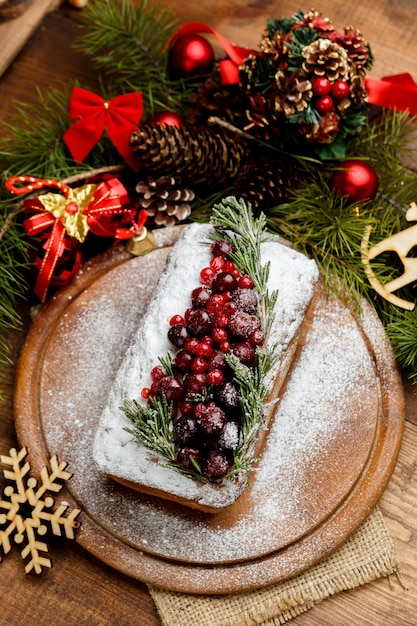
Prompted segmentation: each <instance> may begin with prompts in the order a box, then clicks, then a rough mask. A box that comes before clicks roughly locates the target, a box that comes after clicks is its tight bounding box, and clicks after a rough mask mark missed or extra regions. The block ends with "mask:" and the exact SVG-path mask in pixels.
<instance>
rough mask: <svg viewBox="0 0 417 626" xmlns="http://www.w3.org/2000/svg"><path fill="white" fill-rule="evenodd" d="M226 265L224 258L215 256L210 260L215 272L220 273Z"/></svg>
mask: <svg viewBox="0 0 417 626" xmlns="http://www.w3.org/2000/svg"><path fill="white" fill-rule="evenodd" d="M223 265H224V258H223V257H222V256H214V257H213V258H212V259H211V260H210V267H211V269H212V270H214V271H215V272H219V271H220V270H221V269H222V267H223Z"/></svg>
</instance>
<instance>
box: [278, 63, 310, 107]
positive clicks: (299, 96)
mask: <svg viewBox="0 0 417 626" xmlns="http://www.w3.org/2000/svg"><path fill="white" fill-rule="evenodd" d="M275 83H276V89H277V93H276V96H275V111H276V112H277V113H279V112H281V111H283V112H284V114H285V116H286V117H291V116H292V115H294V114H295V113H298V112H300V111H303V110H304V109H305V108H307V101H308V100H310V98H311V97H312V95H313V91H312V86H311V82H310V81H309V80H305V79H300V78H299V77H298V76H297V75H296V74H291V75H290V76H288V75H287V74H285V72H282V71H279V72H277V73H276V75H275Z"/></svg>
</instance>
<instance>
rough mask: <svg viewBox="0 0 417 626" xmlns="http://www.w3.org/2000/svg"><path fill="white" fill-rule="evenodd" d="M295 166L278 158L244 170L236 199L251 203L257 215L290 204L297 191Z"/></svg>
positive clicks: (240, 177) (257, 162) (267, 159)
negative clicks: (283, 204)
mask: <svg viewBox="0 0 417 626" xmlns="http://www.w3.org/2000/svg"><path fill="white" fill-rule="evenodd" d="M295 175H296V167H295V165H294V164H293V163H292V162H291V161H289V160H286V161H285V162H284V161H282V160H281V159H277V158H271V159H269V158H267V157H264V158H259V159H257V160H256V161H254V162H253V163H249V164H248V165H246V166H245V167H244V168H242V170H241V172H240V174H239V176H238V177H237V179H236V181H235V185H234V188H235V195H236V196H237V197H239V198H242V199H243V200H245V201H246V202H248V203H249V204H250V205H251V207H252V211H253V213H254V214H255V215H259V213H260V212H261V211H263V212H265V213H267V212H268V210H269V209H271V208H272V207H274V206H276V205H278V204H282V203H283V202H287V201H288V199H289V197H290V190H291V188H293V187H294V178H295Z"/></svg>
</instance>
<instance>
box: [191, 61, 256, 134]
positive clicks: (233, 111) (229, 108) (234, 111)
mask: <svg viewBox="0 0 417 626" xmlns="http://www.w3.org/2000/svg"><path fill="white" fill-rule="evenodd" d="M210 116H215V117H218V118H220V119H222V120H226V122H229V124H233V126H237V127H239V128H241V127H242V126H243V124H244V120H245V116H244V114H243V113H242V94H241V93H240V89H239V85H223V84H222V82H221V79H220V75H219V74H217V73H216V74H213V75H212V76H209V77H208V78H207V79H206V80H205V81H204V83H202V84H201V85H199V86H198V87H197V90H196V91H195V92H193V93H192V94H191V95H190V106H189V107H188V109H187V113H186V118H187V121H188V122H189V123H190V124H203V123H204V122H206V121H207V119H208V118H209V117H210Z"/></svg>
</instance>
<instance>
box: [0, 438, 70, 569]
mask: <svg viewBox="0 0 417 626" xmlns="http://www.w3.org/2000/svg"><path fill="white" fill-rule="evenodd" d="M9 455H10V456H3V455H1V456H0V461H1V463H3V464H4V465H7V466H9V467H10V468H11V469H5V470H4V471H3V473H4V476H5V478H7V479H8V480H11V481H13V483H14V484H13V485H8V486H7V487H5V489H4V491H3V498H2V499H1V500H0V548H3V552H4V554H7V553H8V552H10V550H11V539H14V541H15V542H16V543H18V544H21V543H23V542H25V547H24V548H23V550H22V551H21V556H22V559H26V558H27V557H30V560H29V562H28V563H27V564H26V566H25V571H26V573H27V574H28V573H29V572H31V571H32V570H34V571H35V572H36V574H40V573H41V572H42V568H43V567H51V561H50V559H48V558H47V557H45V556H42V555H41V554H40V553H41V552H47V551H48V546H47V544H46V543H44V542H42V541H39V537H41V536H43V535H45V534H46V533H47V532H48V530H51V531H52V533H53V534H54V535H57V536H61V534H62V531H64V533H65V536H66V537H67V538H68V539H73V538H74V529H75V528H78V527H79V525H80V523H79V522H77V521H75V518H76V517H77V515H78V513H80V509H73V510H72V511H71V512H70V514H69V515H67V516H65V517H64V513H65V511H66V509H67V508H68V507H67V505H66V504H61V505H60V506H58V507H57V508H56V510H52V507H53V505H54V499H53V498H52V497H51V496H48V495H47V492H51V491H52V492H55V493H58V492H59V491H60V490H61V489H62V486H63V485H62V484H61V483H59V482H57V481H58V480H68V479H69V478H71V476H72V474H71V473H70V472H67V471H65V468H66V466H67V463H66V462H65V461H62V462H61V463H58V460H57V457H56V456H53V457H52V458H51V459H50V466H51V470H50V471H49V470H48V468H46V467H44V468H43V469H42V470H41V473H40V480H39V481H38V480H36V479H35V478H33V477H30V476H28V474H29V472H30V469H31V468H30V464H29V462H28V461H26V462H24V459H25V457H26V455H27V450H26V448H22V449H21V450H20V451H19V452H17V451H16V450H15V449H14V448H12V449H11V450H10V451H9ZM38 482H39V483H40V484H39V486H38ZM0 561H1V558H0Z"/></svg>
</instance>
